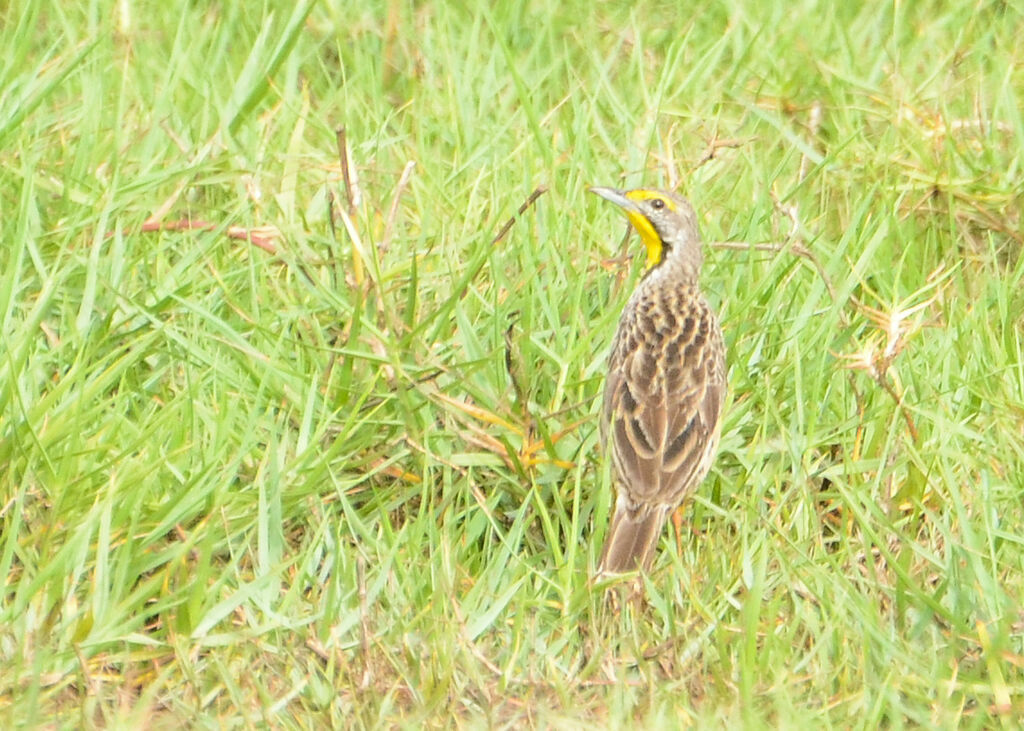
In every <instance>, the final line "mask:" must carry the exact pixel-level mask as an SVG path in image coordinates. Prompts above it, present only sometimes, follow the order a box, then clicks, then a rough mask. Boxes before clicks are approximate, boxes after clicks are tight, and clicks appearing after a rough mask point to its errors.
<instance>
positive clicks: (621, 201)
mask: <svg viewBox="0 0 1024 731" xmlns="http://www.w3.org/2000/svg"><path fill="white" fill-rule="evenodd" d="M587 190H589V191H590V192H591V193H596V194H597V195H599V196H601V197H602V198H604V199H605V200H606V201H611V202H612V203H614V204H615V205H617V206H619V207H620V208H623V209H625V210H626V211H631V212H633V213H640V208H639V206H637V204H636V203H634V202H633V201H631V200H630V199H629V198H627V197H626V191H624V190H618V189H617V188H603V187H601V186H599V185H595V186H593V187H590V188H587Z"/></svg>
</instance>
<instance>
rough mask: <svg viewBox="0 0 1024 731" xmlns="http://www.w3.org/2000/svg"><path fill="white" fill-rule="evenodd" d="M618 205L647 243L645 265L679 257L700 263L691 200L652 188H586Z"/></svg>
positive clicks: (645, 244) (649, 267) (698, 237)
mask: <svg viewBox="0 0 1024 731" xmlns="http://www.w3.org/2000/svg"><path fill="white" fill-rule="evenodd" d="M589 190H590V192H591V193H596V194H597V195H599V196H601V197H602V198H604V199H605V200H607V201H611V202H612V203H614V204H615V205H617V206H619V207H620V208H621V209H622V210H623V211H624V212H625V214H626V217H627V218H628V219H629V222H630V223H632V224H633V228H635V229H636V231H637V233H639V234H640V238H641V239H642V240H643V242H644V246H646V247H647V268H648V269H654V268H655V267H657V266H659V265H660V264H662V263H663V262H665V261H667V260H669V259H671V258H675V257H680V258H681V259H682V260H684V261H686V262H690V261H693V263H694V264H696V267H697V268H699V267H700V233H699V232H698V230H697V214H696V213H694V210H693V206H691V205H690V202H689V201H688V200H686V199H685V198H683V197H682V196H678V195H676V194H675V193H667V192H665V191H663V190H654V189H651V188H635V189H633V190H616V189H615V188H601V187H593V188H590V189H589Z"/></svg>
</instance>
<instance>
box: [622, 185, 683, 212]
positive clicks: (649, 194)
mask: <svg viewBox="0 0 1024 731" xmlns="http://www.w3.org/2000/svg"><path fill="white" fill-rule="evenodd" d="M626 197H627V198H629V199H630V200H631V201H649V200H652V199H654V198H657V199H658V200H660V201H662V202H663V203H664V204H665V207H666V208H668V209H669V210H670V211H674V210H676V204H675V203H674V202H673V201H672V199H671V198H667V197H666V196H664V195H662V194H661V193H659V192H658V191H656V190H644V189H643V188H638V189H636V190H631V191H629V192H628V193H626Z"/></svg>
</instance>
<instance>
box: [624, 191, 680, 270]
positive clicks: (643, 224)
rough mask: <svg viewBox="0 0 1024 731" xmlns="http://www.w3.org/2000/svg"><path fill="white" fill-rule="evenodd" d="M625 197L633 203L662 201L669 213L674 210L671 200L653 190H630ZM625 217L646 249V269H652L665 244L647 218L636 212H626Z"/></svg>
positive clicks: (659, 258) (662, 252)
mask: <svg viewBox="0 0 1024 731" xmlns="http://www.w3.org/2000/svg"><path fill="white" fill-rule="evenodd" d="M626 197H627V198H629V199H630V200H633V201H649V200H652V199H654V198H657V199H658V200H661V201H664V203H665V207H666V208H667V209H669V210H670V211H674V210H676V204H675V203H674V202H673V201H672V199H671V198H666V197H665V196H664V195H662V194H661V193H658V192H657V191H654V190H643V189H638V190H631V191H629V192H628V193H626ZM626 217H627V218H629V222H630V223H631V224H633V228H635V229H636V232H637V233H638V234H640V240H641V241H643V242H644V246H645V247H647V268H648V269H652V268H653V267H655V266H657V265H658V264H659V263H660V262H661V257H662V255H663V254H664V250H665V244H664V243H663V242H662V240H661V237H660V236H659V235H658V232H657V231H655V230H654V226H652V225H651V222H650V221H648V220H647V217H646V216H644V215H642V214H640V213H637V212H636V211H629V210H627V211H626Z"/></svg>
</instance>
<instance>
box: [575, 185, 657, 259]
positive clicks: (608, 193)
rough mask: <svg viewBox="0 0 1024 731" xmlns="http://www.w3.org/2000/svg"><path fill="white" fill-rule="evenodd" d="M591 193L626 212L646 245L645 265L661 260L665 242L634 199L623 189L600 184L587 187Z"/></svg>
mask: <svg viewBox="0 0 1024 731" xmlns="http://www.w3.org/2000/svg"><path fill="white" fill-rule="evenodd" d="M587 190H589V191H590V192H591V193H596V194H597V195H599V196H601V197H602V198H604V199H605V200H606V201H610V202H612V203H614V204H615V205H617V206H618V207H619V208H621V209H622V210H623V212H624V213H625V214H626V218H628V219H629V222H630V223H631V224H633V228H635V229H636V232H637V233H638V234H640V239H641V240H642V241H643V242H644V246H645V247H647V267H648V268H651V267H653V266H654V265H655V264H657V263H658V262H660V261H661V257H662V255H663V253H664V249H665V244H664V243H663V242H662V240H661V236H659V235H658V232H657V231H655V230H654V226H653V225H652V224H651V222H650V220H648V218H647V216H645V215H644V213H643V211H642V210H641V209H640V206H638V205H637V204H636V202H635V201H633V200H631V199H630V198H628V197H627V196H626V192H625V191H623V190H617V189H615V188H602V187H600V186H593V187H591V188H587Z"/></svg>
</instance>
